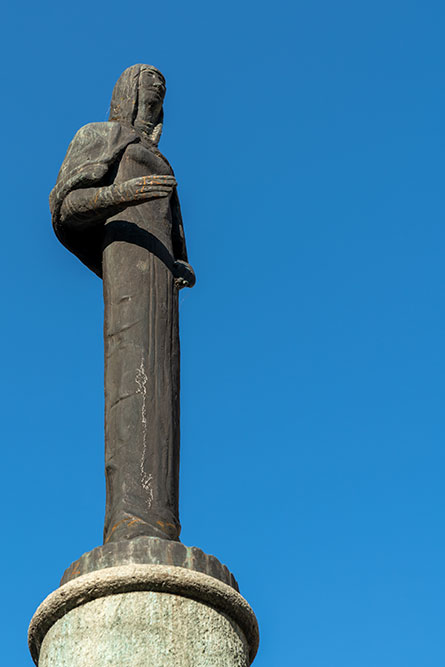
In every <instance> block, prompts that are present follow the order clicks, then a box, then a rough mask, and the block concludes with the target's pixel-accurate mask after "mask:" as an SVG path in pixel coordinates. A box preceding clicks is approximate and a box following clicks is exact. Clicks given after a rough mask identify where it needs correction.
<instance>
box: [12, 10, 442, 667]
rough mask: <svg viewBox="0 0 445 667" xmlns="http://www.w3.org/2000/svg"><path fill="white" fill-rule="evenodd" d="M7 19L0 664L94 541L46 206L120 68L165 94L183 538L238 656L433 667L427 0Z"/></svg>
mask: <svg viewBox="0 0 445 667" xmlns="http://www.w3.org/2000/svg"><path fill="white" fill-rule="evenodd" d="M123 7H124V4H123V3H118V2H116V1H115V0H111V1H110V0H109V1H107V2H104V1H103V0H99V1H97V0H93V1H89V2H86V1H85V0H79V1H77V2H75V3H60V2H48V1H47V0H43V2H39V3H30V2H27V1H25V2H24V3H17V4H16V5H14V7H13V6H12V3H10V5H9V8H6V9H5V10H4V12H3V30H2V32H3V36H2V39H1V42H0V45H1V46H0V48H1V50H2V62H3V75H2V89H3V91H4V96H3V105H2V110H3V118H2V130H4V132H3V138H2V160H1V164H2V167H1V169H2V174H1V182H2V186H3V187H2V191H3V194H2V230H3V233H2V244H1V263H0V267H1V268H0V270H1V272H2V276H1V280H2V286H3V298H2V304H3V307H2V312H3V321H2V327H1V334H0V336H1V341H0V342H1V349H2V353H3V355H2V356H3V362H2V383H1V392H2V408H3V416H2V436H3V442H4V444H3V454H2V456H3V479H2V485H1V494H2V505H3V508H4V517H3V547H2V552H3V556H2V573H3V582H2V585H3V590H2V597H3V602H4V605H3V611H2V614H3V618H2V619H1V624H0V627H1V631H2V632H3V633H4V637H3V639H2V643H1V647H2V661H3V662H4V664H5V665H14V667H31V664H32V663H31V658H30V657H29V655H28V651H27V646H26V630H27V624H28V622H29V620H30V618H31V616H32V614H33V612H34V610H35V608H36V607H37V605H38V604H39V603H40V602H41V601H42V599H43V598H44V597H45V596H46V595H47V594H48V593H50V592H51V591H52V590H53V589H54V588H55V587H56V586H57V584H58V580H59V577H60V576H61V575H62V573H63V571H64V569H65V568H66V567H67V566H68V565H69V564H70V563H71V562H72V561H73V560H74V559H76V558H77V557H78V556H80V555H81V554H82V553H83V552H85V551H88V550H90V549H92V548H93V547H95V546H96V545H98V544H99V543H100V541H101V531H102V522H103V511H104V479H103V375H102V374H103V361H102V354H103V348H102V291H101V290H102V285H101V282H100V280H99V279H98V278H97V277H96V276H94V275H93V274H92V273H89V272H88V270H87V269H86V268H85V267H84V266H83V265H81V264H80V262H79V261H78V260H77V259H76V258H75V257H74V256H72V255H70V254H69V253H68V251H66V250H65V249H64V248H63V247H62V246H61V245H60V244H59V243H58V241H57V240H56V238H55V236H54V235H53V232H52V229H51V225H50V217H49V211H48V204H47V196H48V193H49V191H50V189H51V188H52V186H53V184H54V182H55V179H56V176H57V171H58V168H59V165H60V163H61V161H62V159H63V156H64V154H65V151H66V148H67V145H68V143H69V141H70V140H71V138H72V136H73V135H74V133H75V132H76V130H77V129H78V128H79V127H80V126H81V125H84V124H85V123H87V122H90V121H102V120H105V119H106V118H107V112H108V104H109V99H110V95H111V90H112V87H113V85H114V82H115V80H116V79H117V77H118V76H119V74H120V73H121V71H122V70H123V69H124V68H125V67H127V66H129V65H131V64H133V63H137V62H147V63H151V64H153V65H156V66H157V67H158V68H159V69H161V71H162V72H163V73H164V74H165V76H166V78H167V86H168V91H167V98H166V104H165V113H166V118H165V129H164V136H163V138H162V140H161V144H160V148H161V150H162V151H163V152H164V153H165V154H166V156H167V157H168V159H169V160H170V161H171V163H172V165H173V167H174V169H175V172H176V176H177V179H178V182H179V194H180V198H181V202H182V208H183V216H184V221H185V228H186V235H187V241H188V246H189V254H190V260H191V262H192V264H193V266H194V267H195V270H196V273H197V278H198V282H197V285H196V287H195V288H194V289H193V290H191V291H184V292H182V297H181V302H182V303H181V326H182V329H181V331H182V359H183V363H182V470H181V474H182V478H181V519H182V524H183V533H182V537H183V541H184V542H185V543H186V544H188V545H197V546H199V547H201V548H202V549H204V550H205V551H207V552H209V553H213V554H215V555H216V556H218V557H219V558H220V559H221V560H222V561H223V562H225V563H227V565H228V566H229V567H230V568H231V569H232V571H233V572H234V573H235V575H236V577H237V578H238V580H239V582H240V587H241V591H242V593H243V594H244V595H245V597H246V598H247V599H248V601H249V602H250V603H251V604H252V606H253V608H254V610H255V612H256V614H257V616H258V620H259V623H260V629H261V645H260V651H259V654H258V658H257V660H256V662H255V667H275V666H277V667H278V666H280V667H281V666H286V667H287V666H290V667H293V666H294V665H295V667H299V666H300V665H301V666H304V667H357V665H360V667H419V666H420V665H421V666H422V667H438V666H439V665H443V664H445V642H444V637H443V622H444V621H443V619H444V613H445V602H444V600H445V578H444V561H445V538H444V526H443V515H444V500H445V498H444V496H445V486H444V474H445V470H444V468H445V465H444V464H445V461H444V458H445V457H444V448H443V444H444V432H445V423H444V422H445V419H444V409H443V393H444V391H443V390H444V376H445V353H444V328H445V327H444V325H445V313H444V305H443V304H444V287H445V286H444V259H443V257H444V244H445V231H444V224H443V221H444V185H443V180H444V167H443V164H444V152H445V145H444V144H445V142H444V119H445V98H444V81H443V80H444V72H445V56H444V49H443V35H444V32H445V6H444V4H443V2H439V1H436V2H431V1H430V2H429V1H428V0H423V1H422V2H421V1H420V0H419V1H417V2H414V1H412V0H403V2H402V1H395V0H385V1H383V0H374V1H373V2H357V1H356V0H354V1H353V0H349V1H347V0H337V2H330V1H328V0H323V1H321V0H313V1H309V0H306V1H305V2H300V1H296V2H284V1H283V0H276V2H273V3H270V4H269V3H264V2H261V1H260V2H258V1H257V2H253V1H252V0H249V1H246V2H242V1H241V2H239V1H236V2H235V1H234V0H225V2H224V3H216V4H214V3H209V2H204V1H203V0H190V1H189V2H178V1H176V2H175V1H173V2H168V3H161V2H159V3H154V2H153V3H137V4H131V3H130V4H127V5H126V8H125V9H124V8H123Z"/></svg>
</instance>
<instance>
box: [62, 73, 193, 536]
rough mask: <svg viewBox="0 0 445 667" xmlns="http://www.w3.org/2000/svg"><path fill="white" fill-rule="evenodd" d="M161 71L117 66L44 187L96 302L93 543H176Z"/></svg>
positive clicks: (169, 221) (176, 253) (175, 335)
mask: <svg viewBox="0 0 445 667" xmlns="http://www.w3.org/2000/svg"><path fill="white" fill-rule="evenodd" d="M164 95H165V80H164V77H163V76H162V74H161V73H160V72H159V71H158V70H157V69H156V68H154V67H151V66H149V65H134V66H133V67H129V68H128V69H126V70H125V72H124V73H123V74H122V75H121V77H120V78H119V80H118V82H117V83H116V86H115V88H114V91H113V96H112V100H111V110H110V117H109V121H108V122H104V123H90V124H88V125H85V126H84V127H82V128H81V129H80V130H79V131H78V132H77V134H76V135H75V137H74V139H73V140H72V142H71V144H70V146H69V148H68V151H67V154H66V157H65V160H64V162H63V164H62V167H61V169H60V172H59V176H58V178H57V183H56V186H55V187H54V189H53V191H52V192H51V195H50V207H51V212H52V216H53V225H54V230H55V232H56V234H57V237H58V238H59V240H60V241H61V242H62V243H63V244H64V245H65V246H66V247H67V248H68V249H69V250H70V251H71V252H73V253H74V254H75V255H77V257H78V258H79V259H80V260H81V261H82V262H84V264H86V265H87V266H88V267H89V268H90V269H91V270H92V271H94V272H95V273H96V274H97V275H98V276H100V277H103V287H104V303H105V321H104V338H105V470H106V493H107V500H106V516H105V526H104V543H109V542H116V541H122V540H128V539H132V538H134V537H138V536H151V537H160V538H163V539H167V540H178V539H179V533H180V523H179V516H178V477H179V329H178V290H179V289H180V288H182V287H192V286H193V284H194V282H195V276H194V272H193V269H192V268H191V266H190V265H189V264H188V260H187V251H186V245H185V239H184V230H183V224H182V219H181V212H180V207H179V200H178V195H177V191H176V181H175V178H174V175H173V170H172V168H171V167H170V165H169V163H168V162H167V160H166V159H165V157H164V156H163V155H162V154H161V153H160V152H159V150H158V148H157V144H158V141H159V138H160V135H161V131H162V120H163V110H162V104H163V100H164Z"/></svg>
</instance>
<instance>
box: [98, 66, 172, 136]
mask: <svg viewBox="0 0 445 667" xmlns="http://www.w3.org/2000/svg"><path fill="white" fill-rule="evenodd" d="M164 96H165V79H164V77H163V76H162V74H161V72H160V71H159V70H158V69H156V67H152V66H151V65H141V64H139V65H132V66H131V67H128V68H127V69H126V70H125V71H124V72H123V73H122V74H121V75H120V77H119V79H118V80H117V83H116V85H115V86H114V90H113V95H112V97H111V105H110V116H109V120H115V121H119V122H121V123H124V124H125V125H133V127H135V128H136V129H138V130H140V131H142V132H144V133H145V134H146V135H147V136H148V137H149V138H150V139H151V141H152V142H153V143H155V144H157V143H158V141H159V139H160V136H161V132H162V121H163V110H162V104H163V102H164Z"/></svg>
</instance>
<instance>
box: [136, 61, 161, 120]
mask: <svg viewBox="0 0 445 667" xmlns="http://www.w3.org/2000/svg"><path fill="white" fill-rule="evenodd" d="M164 96H165V82H164V79H163V78H162V76H161V75H160V74H158V73H157V72H156V71H154V70H149V69H144V70H142V71H141V73H140V77H139V94H138V115H137V120H139V121H140V122H142V123H156V121H157V120H158V118H159V114H160V113H161V110H162V104H163V102H164Z"/></svg>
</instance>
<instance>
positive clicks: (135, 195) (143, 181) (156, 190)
mask: <svg viewBox="0 0 445 667" xmlns="http://www.w3.org/2000/svg"><path fill="white" fill-rule="evenodd" d="M175 185H176V179H175V177H174V176H171V175H170V174H167V175H164V174H159V175H154V176H140V177H138V178H131V179H130V180H128V181H125V182H124V183H119V184H118V185H117V187H118V189H119V191H120V192H121V193H122V196H123V199H124V201H129V200H131V199H132V200H133V201H148V200H149V199H157V198H158V197H168V196H169V195H171V193H172V192H173V188H174V187H175Z"/></svg>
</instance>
